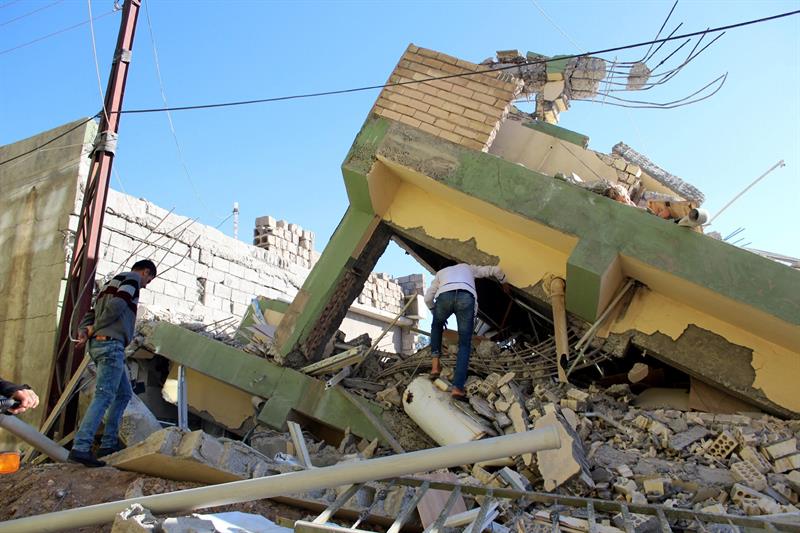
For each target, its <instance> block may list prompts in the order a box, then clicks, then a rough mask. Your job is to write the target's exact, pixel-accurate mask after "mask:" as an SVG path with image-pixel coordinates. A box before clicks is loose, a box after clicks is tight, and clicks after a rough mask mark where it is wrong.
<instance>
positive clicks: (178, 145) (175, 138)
mask: <svg viewBox="0 0 800 533" xmlns="http://www.w3.org/2000/svg"><path fill="white" fill-rule="evenodd" d="M89 1H90V2H91V0H89ZM143 3H144V13H145V18H146V20H147V29H148V31H149V34H150V43H151V44H152V47H153V63H154V65H155V67H156V77H157V78H158V85H159V88H160V90H161V100H162V101H163V102H164V110H165V112H166V115H167V123H168V124H169V131H170V133H171V134H172V140H173V141H174V142H175V149H176V150H177V152H178V160H179V161H180V163H181V167H182V168H183V174H184V175H185V176H186V180H187V181H188V182H189V186H190V187H191V188H192V192H193V193H194V196H195V198H197V201H198V202H199V203H200V205H202V206H203V208H204V209H205V210H206V212H207V213H208V214H210V215H212V216H213V217H214V218H219V217H218V216H217V215H215V214H214V213H212V211H211V209H210V208H209V206H208V204H207V203H206V202H205V200H203V197H202V196H201V195H200V191H199V189H198V188H197V186H196V185H195V182H194V179H192V174H191V172H189V165H187V164H186V158H185V157H184V156H183V149H182V148H181V143H180V142H179V141H178V133H177V132H176V131H175V124H174V123H173V122H172V114H171V113H170V112H169V109H168V107H169V104H168V102H167V92H166V90H165V89H164V79H163V78H162V76H161V65H160V63H159V60H158V48H157V47H156V38H155V35H154V33H153V23H152V21H151V20H150V8H149V7H148V6H149V2H146V1H145V2H143ZM226 220H227V219H226ZM218 227H219V226H218Z"/></svg>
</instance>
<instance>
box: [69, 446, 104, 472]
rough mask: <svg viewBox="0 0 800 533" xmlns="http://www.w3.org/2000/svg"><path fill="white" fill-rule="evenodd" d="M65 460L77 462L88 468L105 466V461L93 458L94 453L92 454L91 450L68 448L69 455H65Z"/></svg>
mask: <svg viewBox="0 0 800 533" xmlns="http://www.w3.org/2000/svg"><path fill="white" fill-rule="evenodd" d="M67 461H69V462H70V463H78V464H81V465H83V466H87V467H89V468H97V467H100V466H106V463H105V461H98V460H97V459H95V457H94V455H92V452H81V451H78V450H70V452H69V455H68V456H67Z"/></svg>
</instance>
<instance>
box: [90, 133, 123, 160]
mask: <svg viewBox="0 0 800 533" xmlns="http://www.w3.org/2000/svg"><path fill="white" fill-rule="evenodd" d="M118 139H119V135H118V134H116V133H114V132H113V131H102V132H100V133H98V134H97V137H95V138H94V152H107V153H109V154H112V155H113V154H116V152H117V140H118Z"/></svg>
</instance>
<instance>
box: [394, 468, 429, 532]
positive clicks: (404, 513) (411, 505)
mask: <svg viewBox="0 0 800 533" xmlns="http://www.w3.org/2000/svg"><path fill="white" fill-rule="evenodd" d="M428 487H430V481H423V482H422V485H421V486H420V487H419V488H418V489H417V492H416V493H415V494H414V497H413V498H411V500H409V501H408V502H406V504H405V505H404V506H403V508H402V509H401V510H400V513H399V514H398V515H397V518H396V519H395V521H394V523H393V524H392V525H391V526H389V529H387V530H386V533H400V528H402V527H403V524H404V523H405V521H406V520H407V519H408V516H409V515H410V514H411V513H412V512H413V511H414V509H416V508H417V505H418V504H419V502H420V500H421V499H422V498H423V497H424V496H425V493H426V492H428Z"/></svg>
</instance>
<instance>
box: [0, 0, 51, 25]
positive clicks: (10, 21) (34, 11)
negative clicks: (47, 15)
mask: <svg viewBox="0 0 800 533" xmlns="http://www.w3.org/2000/svg"><path fill="white" fill-rule="evenodd" d="M63 1H64V0H56V1H55V2H53V3H52V4H47V5H46V6H43V7H40V8H37V9H34V10H33V11H28V12H27V13H25V14H24V15H20V16H18V17H14V18H13V19H9V20H7V21H5V22H3V23H2V24H0V27H2V26H6V25H8V24H11V23H12V22H16V21H18V20H22V19H24V18H25V17H29V16H31V15H33V14H35V13H38V12H39V11H44V10H45V9H47V8H50V7H53V6H54V5H56V4H60V3H61V2H63ZM3 7H6V6H3Z"/></svg>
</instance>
